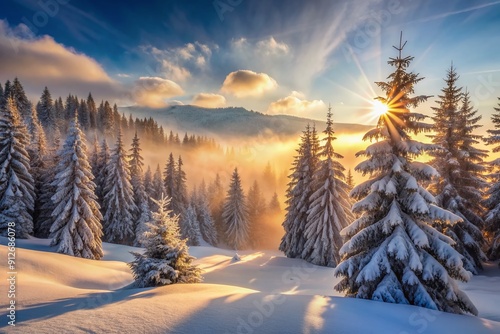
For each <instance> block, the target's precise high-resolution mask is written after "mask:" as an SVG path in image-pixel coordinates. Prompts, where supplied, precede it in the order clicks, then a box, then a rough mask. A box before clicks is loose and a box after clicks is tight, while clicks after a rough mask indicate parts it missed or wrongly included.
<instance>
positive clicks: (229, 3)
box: [212, 0, 243, 22]
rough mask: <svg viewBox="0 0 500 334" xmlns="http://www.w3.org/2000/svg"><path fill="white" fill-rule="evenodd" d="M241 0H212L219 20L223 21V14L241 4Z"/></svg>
mask: <svg viewBox="0 0 500 334" xmlns="http://www.w3.org/2000/svg"><path fill="white" fill-rule="evenodd" d="M242 2H243V0H214V1H213V2H212V5H213V6H214V9H215V12H216V13H217V16H218V17H219V20H221V22H224V15H225V14H226V13H227V12H232V11H233V10H234V9H235V8H236V7H238V6H239V5H241V3H242Z"/></svg>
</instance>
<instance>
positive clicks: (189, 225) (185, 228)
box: [180, 203, 201, 246]
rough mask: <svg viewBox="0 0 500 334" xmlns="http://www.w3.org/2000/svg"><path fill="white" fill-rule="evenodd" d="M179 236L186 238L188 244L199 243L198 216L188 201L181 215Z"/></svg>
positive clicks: (197, 244) (195, 244)
mask: <svg viewBox="0 0 500 334" xmlns="http://www.w3.org/2000/svg"><path fill="white" fill-rule="evenodd" d="M180 228H181V237H182V238H183V239H187V241H186V242H187V244H188V245H189V246H199V245H200V237H201V233H200V225H199V223H198V216H197V214H196V210H195V208H194V206H193V205H192V203H190V204H189V205H188V207H187V209H186V210H185V212H184V214H183V215H182V217H181V221H180Z"/></svg>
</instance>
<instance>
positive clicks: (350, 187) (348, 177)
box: [345, 168, 354, 191]
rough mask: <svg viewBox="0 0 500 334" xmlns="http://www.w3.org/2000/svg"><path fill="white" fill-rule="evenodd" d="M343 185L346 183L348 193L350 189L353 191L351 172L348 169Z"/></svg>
mask: <svg viewBox="0 0 500 334" xmlns="http://www.w3.org/2000/svg"><path fill="white" fill-rule="evenodd" d="M345 183H347V185H348V186H349V191H351V190H352V189H354V177H353V175H352V171H351V169H350V168H349V170H348V171H347V175H346V177H345Z"/></svg>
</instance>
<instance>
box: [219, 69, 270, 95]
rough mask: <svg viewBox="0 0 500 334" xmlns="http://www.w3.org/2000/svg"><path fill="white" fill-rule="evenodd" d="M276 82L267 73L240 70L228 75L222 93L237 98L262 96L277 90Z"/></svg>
mask: <svg viewBox="0 0 500 334" xmlns="http://www.w3.org/2000/svg"><path fill="white" fill-rule="evenodd" d="M277 87H278V84H277V83H276V81H275V80H274V79H273V78H271V77H270V76H269V75H267V74H265V73H256V72H253V71H250V70H238V71H235V72H231V73H229V74H228V75H227V77H226V79H225V80H224V83H223V84H222V87H221V91H222V92H223V93H229V94H232V95H234V96H236V97H246V96H260V95H262V94H264V93H265V92H267V91H270V90H273V89H276V88H277Z"/></svg>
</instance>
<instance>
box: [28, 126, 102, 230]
mask: <svg viewBox="0 0 500 334" xmlns="http://www.w3.org/2000/svg"><path fill="white" fill-rule="evenodd" d="M52 137H53V143H52V145H51V146H50V149H49V150H48V151H47V155H46V156H45V158H44V167H45V168H44V172H43V176H42V182H41V183H42V184H43V186H42V187H41V189H40V194H39V197H38V201H39V202H40V213H39V215H38V217H36V218H37V223H36V226H37V230H36V231H35V236H36V237H38V238H48V237H49V235H50V228H51V227H52V224H53V223H54V221H55V217H53V216H52V212H54V209H55V205H54V202H53V201H52V196H54V195H55V193H56V191H57V186H56V185H53V184H52V183H53V181H54V176H55V175H54V171H55V169H56V167H57V166H58V165H59V160H60V159H59V154H58V153H59V152H58V151H59V149H60V145H61V140H60V134H59V130H57V128H56V131H55V133H54V135H53V136H52ZM92 175H93V174H92Z"/></svg>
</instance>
